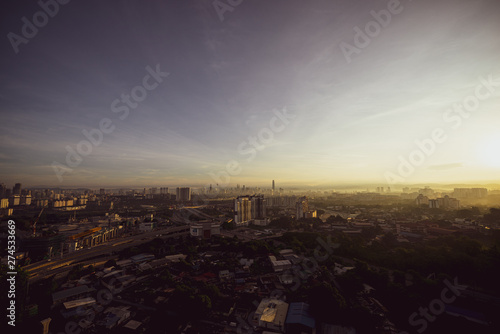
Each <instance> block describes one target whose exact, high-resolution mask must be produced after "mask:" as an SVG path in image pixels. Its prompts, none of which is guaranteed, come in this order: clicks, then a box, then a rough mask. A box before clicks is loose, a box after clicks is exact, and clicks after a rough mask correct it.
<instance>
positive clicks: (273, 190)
mask: <svg viewBox="0 0 500 334" xmlns="http://www.w3.org/2000/svg"><path fill="white" fill-rule="evenodd" d="M273 193H274V180H273Z"/></svg>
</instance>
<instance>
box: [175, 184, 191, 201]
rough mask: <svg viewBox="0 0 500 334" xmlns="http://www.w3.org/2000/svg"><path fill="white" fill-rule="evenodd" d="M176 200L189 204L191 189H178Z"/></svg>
mask: <svg viewBox="0 0 500 334" xmlns="http://www.w3.org/2000/svg"><path fill="white" fill-rule="evenodd" d="M176 200H177V202H188V201H190V200H191V188H189V187H184V188H177V189H176Z"/></svg>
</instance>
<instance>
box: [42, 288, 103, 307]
mask: <svg viewBox="0 0 500 334" xmlns="http://www.w3.org/2000/svg"><path fill="white" fill-rule="evenodd" d="M94 290H95V289H94V288H89V287H88V286H86V285H80V286H77V287H74V288H71V289H66V290H62V291H57V292H54V293H53V294H52V300H53V301H54V303H56V302H58V301H61V300H64V299H66V298H71V297H74V296H78V295H81V294H84V293H87V292H91V291H94Z"/></svg>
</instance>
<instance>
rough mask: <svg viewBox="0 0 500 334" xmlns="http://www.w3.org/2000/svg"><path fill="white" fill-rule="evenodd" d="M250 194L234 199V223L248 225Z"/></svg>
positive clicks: (249, 218) (250, 216) (250, 210)
mask: <svg viewBox="0 0 500 334" xmlns="http://www.w3.org/2000/svg"><path fill="white" fill-rule="evenodd" d="M250 197H251V196H238V197H237V198H236V199H235V200H234V221H235V223H236V225H248V222H249V221H250V220H251V219H252V200H251V198H250Z"/></svg>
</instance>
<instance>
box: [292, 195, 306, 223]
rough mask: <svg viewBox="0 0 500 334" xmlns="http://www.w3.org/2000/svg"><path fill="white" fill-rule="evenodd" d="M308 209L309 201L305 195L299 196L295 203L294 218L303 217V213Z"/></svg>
mask: <svg viewBox="0 0 500 334" xmlns="http://www.w3.org/2000/svg"><path fill="white" fill-rule="evenodd" d="M308 211H309V201H308V200H307V197H306V196H303V197H300V198H299V199H298V200H297V203H296V204H295V219H297V220H299V219H300V218H304V217H305V215H304V214H305V213H307V212H308Z"/></svg>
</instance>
